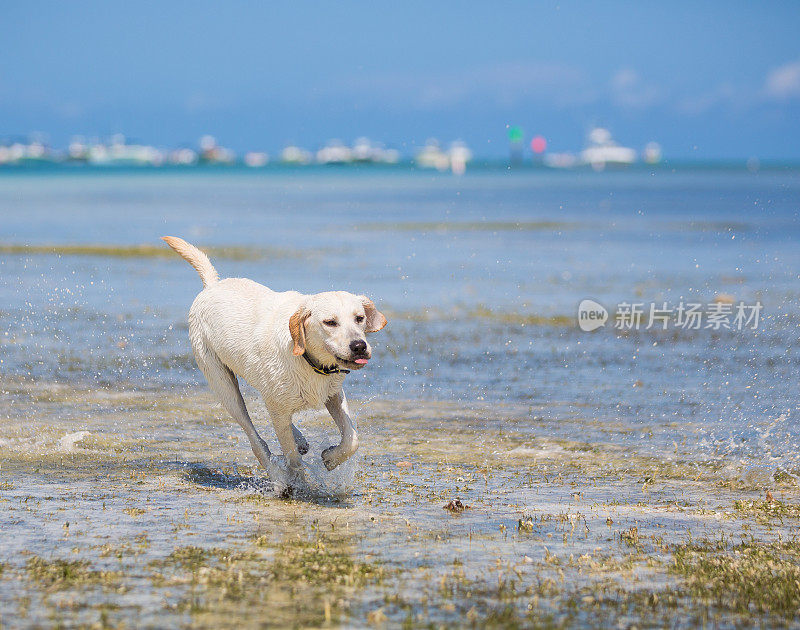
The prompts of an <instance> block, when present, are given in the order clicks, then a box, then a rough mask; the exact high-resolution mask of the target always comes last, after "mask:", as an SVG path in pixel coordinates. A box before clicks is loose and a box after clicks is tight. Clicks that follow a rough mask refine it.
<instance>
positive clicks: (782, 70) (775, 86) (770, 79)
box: [764, 60, 800, 99]
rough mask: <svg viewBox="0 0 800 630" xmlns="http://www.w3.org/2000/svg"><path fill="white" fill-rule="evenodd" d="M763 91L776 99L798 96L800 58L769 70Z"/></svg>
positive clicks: (799, 90)
mask: <svg viewBox="0 0 800 630" xmlns="http://www.w3.org/2000/svg"><path fill="white" fill-rule="evenodd" d="M764 92H765V93H766V95H767V96H769V97H771V98H777V99H786V98H793V97H800V60H798V61H794V62H792V63H786V64H784V65H782V66H779V67H777V68H774V69H772V70H770V72H769V74H767V79H766V81H765V82H764Z"/></svg>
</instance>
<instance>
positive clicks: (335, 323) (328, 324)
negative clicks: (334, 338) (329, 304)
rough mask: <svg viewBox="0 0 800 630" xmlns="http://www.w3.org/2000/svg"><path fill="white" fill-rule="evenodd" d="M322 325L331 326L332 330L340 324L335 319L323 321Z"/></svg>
mask: <svg viewBox="0 0 800 630" xmlns="http://www.w3.org/2000/svg"><path fill="white" fill-rule="evenodd" d="M322 323H323V324H325V325H326V326H330V327H331V328H333V327H334V326H338V325H339V322H337V321H336V320H335V319H326V320H323V322H322Z"/></svg>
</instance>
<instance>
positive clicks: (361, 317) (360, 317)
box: [356, 315, 364, 324]
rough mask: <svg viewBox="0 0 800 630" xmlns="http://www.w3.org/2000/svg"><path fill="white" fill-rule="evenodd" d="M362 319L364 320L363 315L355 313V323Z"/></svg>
mask: <svg viewBox="0 0 800 630" xmlns="http://www.w3.org/2000/svg"><path fill="white" fill-rule="evenodd" d="M363 321H364V316H363V315H356V324H360V323H361V322H363Z"/></svg>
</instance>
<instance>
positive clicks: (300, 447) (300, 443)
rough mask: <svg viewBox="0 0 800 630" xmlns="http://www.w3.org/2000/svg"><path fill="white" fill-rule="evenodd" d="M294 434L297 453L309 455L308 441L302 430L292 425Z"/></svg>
mask: <svg viewBox="0 0 800 630" xmlns="http://www.w3.org/2000/svg"><path fill="white" fill-rule="evenodd" d="M292 434H293V435H294V443H295V444H297V452H298V453H300V454H301V455H305V454H306V453H308V440H306V438H305V436H304V435H303V434H302V433H300V429H298V428H297V427H296V426H294V425H292Z"/></svg>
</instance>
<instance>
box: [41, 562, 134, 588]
mask: <svg viewBox="0 0 800 630" xmlns="http://www.w3.org/2000/svg"><path fill="white" fill-rule="evenodd" d="M25 571H26V573H27V576H28V579H29V580H31V581H32V582H35V583H37V584H39V585H40V586H42V587H43V588H45V589H47V590H51V591H59V590H65V589H70V588H78V587H84V586H87V585H94V584H102V585H105V586H109V585H111V584H113V583H114V582H116V581H117V579H118V578H119V574H118V573H116V572H113V571H99V570H96V569H92V568H91V564H90V563H89V561H88V560H63V559H61V558H56V559H54V560H45V559H44V558H41V557H39V556H33V557H31V558H29V559H28V561H27V563H26V564H25Z"/></svg>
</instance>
